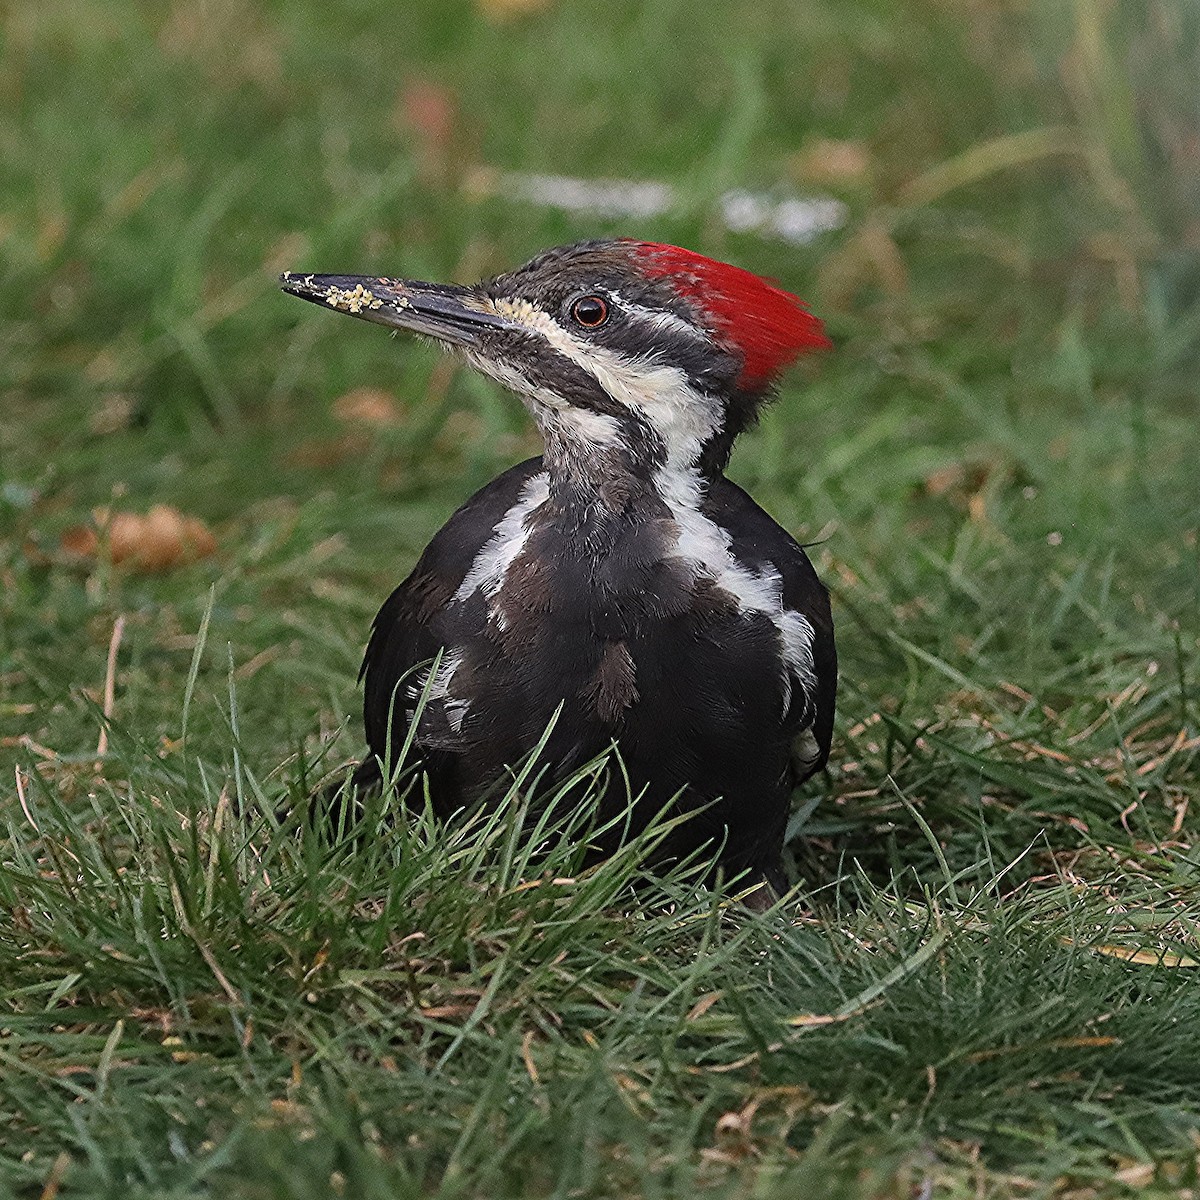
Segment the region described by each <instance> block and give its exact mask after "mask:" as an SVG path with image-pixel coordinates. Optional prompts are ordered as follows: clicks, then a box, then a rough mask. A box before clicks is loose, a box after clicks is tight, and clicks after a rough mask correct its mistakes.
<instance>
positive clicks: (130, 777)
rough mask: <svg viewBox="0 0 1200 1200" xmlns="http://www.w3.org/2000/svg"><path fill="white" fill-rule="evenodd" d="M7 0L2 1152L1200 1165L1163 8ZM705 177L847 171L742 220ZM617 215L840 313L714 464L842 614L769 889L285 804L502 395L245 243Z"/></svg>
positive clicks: (486, 469)
mask: <svg viewBox="0 0 1200 1200" xmlns="http://www.w3.org/2000/svg"><path fill="white" fill-rule="evenodd" d="M2 11H4V19H3V23H2V24H0V161H2V162H3V169H2V170H0V284H2V285H3V286H2V287H0V314H2V321H0V583H2V593H0V903H2V905H3V915H2V916H0V1189H6V1190H8V1191H10V1192H11V1194H13V1195H17V1196H22V1197H45V1198H46V1200H53V1198H54V1197H56V1196H61V1197H70V1196H118V1195H119V1196H120V1197H122V1200H135V1198H141V1197H160V1196H161V1197H165V1196H171V1197H193V1196H206V1195H211V1196H220V1197H237V1198H242V1197H246V1198H250V1197H289V1198H290V1197H297V1198H299V1197H325V1196H347V1197H355V1198H372V1197H379V1198H383V1197H389V1198H390V1197H398V1196H418V1195H420V1196H426V1195H428V1196H438V1197H447V1198H449V1197H464V1198H465V1197H487V1198H496V1197H508V1196H512V1197H524V1196H557V1197H614V1198H616V1197H619V1198H622V1200H624V1198H626V1197H647V1198H650V1197H655V1198H664V1200H665V1198H667V1197H674V1196H687V1197H695V1196H704V1197H708V1196H712V1197H735V1196H736V1197H741V1196H755V1197H814V1198H816V1197H820V1198H824V1197H846V1198H847V1200H850V1198H861V1200H866V1198H871V1200H876V1198H877V1200H884V1198H887V1200H892V1198H896V1200H900V1198H906V1200H907V1198H917V1197H919V1198H921V1200H930V1198H932V1197H964V1198H965V1197H972V1198H974V1197H997V1198H999V1197H1018V1198H1025V1197H1041V1196H1066V1197H1075V1198H1078V1200H1083V1198H1085V1197H1100V1196H1121V1195H1126V1194H1130V1195H1132V1194H1140V1195H1144V1196H1167V1195H1193V1194H1197V1195H1200V1181H1198V1167H1197V1154H1198V1150H1200V683H1198V681H1200V602H1198V599H1197V595H1198V589H1200V549H1198V542H1197V539H1198V536H1200V481H1198V478H1197V468H1196V463H1197V461H1198V460H1200V421H1198V419H1197V415H1198V413H1200V408H1198V405H1197V402H1198V399H1200V397H1198V395H1197V391H1198V387H1197V382H1196V381H1197V379H1198V378H1200V102H1198V101H1197V87H1196V79H1197V78H1200V11H1198V10H1197V9H1195V8H1194V7H1193V6H1190V5H1188V4H1187V3H1186V2H1184V0H1179V2H1174V3H1173V2H1171V0H1143V2H1142V3H1133V2H1132V0H1128V2H1126V0H1113V2H1111V3H1106V4H1097V3H1090V2H1088V0H1077V2H1076V3H1073V4H1072V3H1068V2H1066V0H1047V2H1046V3H1041V4H1024V3H1007V2H1003V0H964V2H963V3H959V4H952V5H951V4H944V3H940V2H938V0H902V2H898V3H897V2H894V0H888V2H885V0H856V2H853V3H852V2H851V0H730V2H729V3H726V4H719V5H718V4H712V5H699V6H698V5H695V4H691V5H688V4H684V3H682V2H680V0H641V2H634V0H610V2H609V3H607V4H605V5H598V4H587V3H584V2H583V0H559V2H558V3H553V2H541V3H535V2H530V0H525V2H524V3H516V2H515V0H507V2H503V0H488V2H485V0H479V2H478V3H477V4H471V3H468V2H467V0H438V2H437V3H429V4H423V3H417V2H416V0H392V2H391V3H384V2H383V0H354V2H353V3H347V4H345V5H341V6H330V5H328V4H319V3H316V0H289V2H288V3H283V0H278V2H275V3H269V2H267V0H174V2H173V3H170V4H162V5H155V4H148V3H138V2H135V0H59V2H57V3H54V4H35V3H14V4H10V5H8V6H6V7H5V9H3V10H2ZM514 173H515V174H516V175H517V178H514V177H513V176H514ZM537 173H553V174H563V175H569V176H574V177H579V178H583V179H589V180H596V179H606V178H607V179H614V178H615V179H628V180H634V181H639V182H660V183H665V184H668V185H670V187H671V188H672V189H673V193H672V195H673V199H672V201H671V203H670V204H669V205H667V207H666V208H665V210H664V211H661V212H657V213H654V214H651V215H642V216H621V215H616V214H613V213H608V214H607V215H606V214H605V213H597V212H588V211H583V212H581V211H565V210H563V209H561V208H554V207H548V206H546V205H540V204H537V203H534V202H532V201H531V200H530V199H528V198H527V197H526V196H525V194H524V192H523V191H522V190H521V187H520V186H519V184H520V181H521V180H522V179H526V180H527V179H528V177H529V176H530V175H531V174H537ZM734 189H748V190H751V191H761V192H765V193H769V194H770V195H772V196H774V197H775V198H777V199H782V198H786V197H788V196H799V197H807V196H819V197H828V198H832V199H836V200H837V201H839V202H840V203H841V204H842V205H843V206H844V208H843V209H842V210H841V211H842V212H844V221H843V223H842V224H841V227H840V228H838V229H836V230H832V231H827V232H825V233H822V234H820V235H819V236H816V237H815V238H813V239H812V240H811V241H808V242H806V243H803V244H799V243H797V242H795V241H788V240H784V239H782V238H780V237H778V236H772V235H770V234H769V233H763V232H756V231H753V230H750V231H747V230H742V231H740V232H735V231H731V230H730V229H729V228H728V227H727V224H726V222H725V221H723V219H722V215H721V214H722V197H723V196H725V195H726V193H728V192H729V191H731V190H734ZM605 233H619V234H628V235H634V236H638V237H644V238H648V239H653V240H661V241H672V242H678V243H680V244H683V245H687V246H691V247H693V248H695V249H697V250H701V251H703V252H705V253H708V254H712V255H715V256H717V257H723V258H727V259H730V260H732V261H736V262H738V263H739V264H741V265H744V266H747V267H750V268H751V269H754V270H758V271H761V272H763V273H766V274H770V275H772V276H774V277H776V278H778V279H779V280H781V281H782V282H783V283H784V285H785V286H787V287H789V288H791V289H793V290H795V291H797V292H799V293H800V294H802V295H804V296H806V297H807V298H808V299H809V300H810V301H811V303H812V305H813V308H814V310H815V311H816V312H817V313H818V314H820V315H821V316H822V317H823V318H824V319H825V320H826V322H827V326H828V329H829V332H830V334H831V336H832V337H833V339H834V341H835V343H836V349H835V351H834V352H833V353H832V354H829V355H826V356H822V357H821V358H820V361H810V362H806V363H805V364H803V365H802V367H801V368H800V369H798V370H797V371H795V372H793V373H792V374H791V375H790V376H789V378H788V380H787V381H786V383H785V385H784V387H783V389H782V392H781V395H780V397H779V399H778V401H777V402H776V404H775V405H774V406H773V407H772V408H771V409H770V410H769V412H768V413H767V414H766V416H765V418H764V420H763V421H762V423H761V425H760V427H759V428H758V429H756V430H755V431H754V432H753V433H752V434H750V435H749V436H747V437H746V438H745V439H744V441H743V443H742V444H741V445H740V446H739V449H738V451H737V453H736V454H735V456H734V461H733V464H732V467H731V470H730V474H731V476H732V477H733V478H734V479H735V480H737V481H738V482H739V483H741V484H742V485H743V486H745V487H747V488H748V489H749V490H750V491H751V492H752V493H753V494H754V495H755V497H756V498H757V499H758V500H759V501H760V502H761V503H762V504H763V505H764V506H765V507H766V508H767V509H768V510H769V511H770V512H771V513H772V514H773V515H774V516H775V517H776V518H777V519H778V520H779V521H780V522H781V523H782V524H783V525H784V526H786V527H787V528H788V529H789V530H791V531H792V532H793V533H794V534H795V535H796V536H797V537H798V538H799V539H800V540H801V541H804V542H808V543H812V549H811V551H810V553H811V554H812V556H813V558H814V561H815V562H816V563H817V565H818V568H819V570H820V573H821V574H822V576H823V578H824V579H825V580H826V581H827V582H828V584H829V586H830V588H831V590H832V592H833V595H834V611H835V619H836V621H837V626H838V641H839V652H840V657H841V663H842V682H841V687H840V692H839V718H838V725H837V730H836V734H835V742H834V751H833V755H832V758H831V762H830V767H829V770H828V772H827V773H826V774H824V775H823V776H821V777H819V778H817V779H814V780H813V781H811V782H810V783H809V784H807V785H806V786H805V788H804V789H803V790H802V791H801V792H800V793H798V794H797V796H796V799H795V815H794V818H793V822H792V834H793V838H792V841H791V842H790V855H791V862H790V866H791V868H792V869H793V871H794V875H795V878H796V881H797V886H796V888H795V890H794V892H793V894H792V895H790V896H789V897H787V898H786V899H785V900H784V901H783V902H782V903H781V904H780V905H779V906H777V907H776V909H775V910H774V911H772V912H769V913H766V914H761V915H750V914H748V913H746V912H743V911H740V910H739V909H738V908H737V907H736V906H734V905H731V904H730V902H729V900H728V898H727V897H725V896H722V895H719V894H714V893H712V892H709V891H706V890H704V889H703V888H699V887H697V886H696V885H695V884H694V883H693V882H692V881H691V880H690V879H689V878H688V877H687V875H686V873H680V874H678V875H677V876H675V877H673V878H670V879H667V880H665V881H663V882H662V883H661V884H660V885H656V886H655V887H652V888H647V887H645V886H640V887H638V888H636V889H635V888H633V887H632V881H634V880H635V879H636V878H637V876H638V873H639V863H640V861H641V859H642V858H643V857H644V856H645V854H646V853H647V852H648V850H649V849H650V847H649V845H648V843H640V844H637V845H634V846H631V847H630V848H629V849H628V850H627V852H626V853H624V854H623V855H622V856H621V857H619V858H618V859H616V860H614V861H612V862H610V863H608V864H606V865H604V866H603V867H601V868H599V869H596V870H592V871H582V870H581V869H580V862H579V848H578V841H577V839H574V838H573V837H572V828H571V825H570V823H568V824H567V825H566V826H565V827H555V828H550V829H546V830H543V831H542V834H541V835H540V836H539V839H538V840H540V841H542V842H545V843H548V845H549V847H550V848H549V849H548V850H546V851H545V852H544V853H543V854H542V855H541V856H540V857H538V858H537V859H533V858H531V857H530V855H529V852H528V849H527V848H526V847H527V845H528V842H527V841H525V840H522V838H521V837H519V836H518V835H519V834H520V833H521V832H522V829H523V828H524V827H527V826H529V825H531V824H532V823H533V822H535V821H536V820H537V819H538V818H537V814H536V812H531V811H529V810H528V808H527V807H526V805H525V804H524V802H523V795H522V789H521V788H520V787H519V786H518V787H515V788H514V789H513V793H512V795H511V796H510V799H509V802H508V803H507V804H506V806H505V807H503V809H502V810H501V811H500V812H499V813H498V814H497V815H496V817H495V818H494V819H493V820H491V821H482V820H477V821H475V822H474V824H473V825H466V826H463V825H459V826H456V827H452V828H449V829H445V828H439V827H437V826H435V825H434V824H433V823H431V822H430V821H427V820H424V819H412V820H407V819H405V820H398V821H397V820H394V819H393V817H394V815H395V813H396V811H397V807H398V805H397V801H396V798H395V797H394V796H390V797H387V798H385V799H384V800H383V801H381V802H380V803H379V804H378V805H376V806H375V807H373V808H372V809H371V810H370V811H369V812H368V813H367V816H366V821H367V825H366V830H367V832H366V835H365V836H362V835H360V836H358V837H342V838H341V839H337V838H335V839H333V841H332V843H331V842H330V840H329V839H324V838H321V837H318V836H316V835H314V834H313V832H312V831H311V830H310V829H308V828H307V827H305V826H304V825H303V823H302V822H301V821H300V820H299V818H298V816H297V815H295V814H296V813H298V812H299V810H300V807H301V805H302V802H303V799H304V797H305V796H307V795H308V794H309V792H310V791H311V790H312V788H313V787H314V786H315V785H316V784H317V782H318V781H319V780H320V779H322V778H323V777H324V776H325V775H326V774H328V773H329V772H331V771H332V770H333V769H334V768H336V767H337V766H339V765H340V764H342V763H345V762H347V761H349V760H351V759H353V758H354V757H356V756H357V755H358V754H360V753H361V748H362V747H361V740H360V739H361V731H360V728H359V722H358V716H357V708H358V704H359V694H358V692H357V690H356V685H355V674H356V671H357V668H358V662H359V658H360V655H361V651H362V646H363V643H364V640H365V636H366V632H367V629H368V626H369V622H370V619H371V617H372V616H373V614H374V612H375V609H376V608H377V606H378V605H379V603H380V602H381V601H382V599H383V598H384V596H385V595H386V594H387V592H388V590H389V589H390V588H391V587H392V586H393V585H394V584H395V583H396V582H398V581H399V580H400V579H401V578H402V577H403V576H404V575H405V574H406V573H407V571H408V569H409V568H410V566H411V565H412V563H413V562H414V560H415V557H416V555H417V554H418V553H419V552H420V549H421V547H422V546H423V545H424V544H425V542H426V541H427V540H428V538H429V537H430V536H431V535H432V533H433V532H434V531H435V530H436V529H437V528H438V527H439V525H440V524H441V523H442V522H443V521H444V520H445V518H446V517H447V516H448V515H449V513H450V512H451V511H453V509H454V507H455V506H456V505H457V504H459V503H461V502H462V501H463V500H464V499H465V498H466V497H467V496H468V495H469V494H470V493H471V492H472V491H473V490H474V489H476V488H477V487H479V486H480V485H482V484H483V483H484V482H486V481H487V480H488V479H489V478H491V477H492V476H493V475H494V474H496V473H498V472H499V471H500V470H502V469H503V468H504V467H506V466H508V465H510V464H511V463H513V462H516V461H518V460H519V459H520V458H522V457H525V456H527V455H529V454H531V453H536V452H537V442H536V439H535V438H534V436H533V435H532V433H531V430H530V427H529V423H528V421H527V419H526V417H525V415H524V413H523V411H522V410H521V408H520V405H519V404H518V403H517V401H515V400H514V399H513V398H511V397H509V396H507V395H505V394H504V393H503V392H501V391H500V390H499V389H498V388H496V387H495V386H493V385H492V384H490V383H487V382H485V381H483V380H481V379H478V378H476V377H475V376H473V375H472V374H470V373H469V372H467V371H465V370H464V369H461V368H460V367H458V366H457V365H455V363H454V362H453V360H451V359H449V358H446V357H442V356H439V354H438V353H437V352H436V351H435V350H433V349H431V348H430V347H428V346H423V345H420V344H418V343H417V342H415V341H413V340H411V339H409V340H405V339H392V338H389V337H387V336H386V335H385V334H384V333H383V331H382V330H380V329H378V328H375V327H372V326H370V325H366V324H362V323H358V322H353V321H346V320H343V319H341V318H338V317H334V316H332V315H330V314H328V313H324V312H321V311H319V310H318V309H316V308H314V307H312V306H307V305H302V304H300V303H299V302H297V301H295V300H293V299H291V298H289V297H286V296H284V295H282V294H280V293H279V292H278V291H277V288H276V282H275V281H276V276H277V274H278V272H279V271H281V270H283V269H303V270H316V271H322V270H323V271H361V272H370V273H374V272H383V273H388V274H405V275H410V276H416V277H424V278H435V279H455V280H467V279H471V278H477V277H479V276H480V275H482V274H484V273H491V272H493V271H497V270H501V269H504V268H506V267H508V266H511V265H514V264H516V263H518V262H520V261H522V260H523V259H525V258H526V257H528V256H529V255H530V254H531V253H533V252H534V251H535V250H537V249H540V248H542V247H544V246H548V245H553V244H555V243H559V242H565V241H571V240H575V239H578V238H582V237H585V236H594V235H597V234H605ZM155 506H169V510H177V512H178V514H182V517H180V516H175V517H172V515H171V511H168V509H160V510H159V512H158V516H157V517H156V519H155V520H154V521H146V520H144V519H139V518H145V516H146V514H148V513H150V512H151V510H152V509H154V507H155ZM125 514H130V515H125ZM184 518H186V519H187V520H188V521H190V522H191V524H187V525H184V524H182V523H181V522H182V521H183V519H184ZM118 529H122V530H124V533H123V534H122V538H123V539H124V540H121V539H119V538H118ZM117 560H120V561H117ZM1193 805H1194V807H1193ZM289 810H292V812H293V815H290V816H289ZM583 817H586V814H583ZM1187 1189H1193V1190H1192V1191H1189V1190H1187Z"/></svg>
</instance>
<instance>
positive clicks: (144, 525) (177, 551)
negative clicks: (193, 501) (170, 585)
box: [59, 504, 217, 572]
mask: <svg viewBox="0 0 1200 1200" xmlns="http://www.w3.org/2000/svg"><path fill="white" fill-rule="evenodd" d="M92 516H93V522H94V523H93V524H92V525H75V526H72V527H71V528H70V529H68V530H66V531H65V532H64V533H63V535H62V537H61V538H60V539H59V544H60V546H61V547H62V549H63V550H64V551H66V552H67V553H68V554H70V555H73V556H75V557H77V558H98V557H101V555H102V553H103V555H104V556H106V557H108V558H109V559H110V561H112V562H113V563H118V564H127V565H128V566H130V567H131V568H132V569H134V570H136V571H146V572H156V571H169V570H170V569H171V568H172V567H177V566H182V565H183V564H185V563H190V562H195V561H196V559H199V558H207V557H208V556H209V555H210V554H213V553H214V552H215V551H216V549H217V541H216V538H214V537H213V535H212V533H211V532H210V531H209V528H208V526H207V525H205V523H204V522H203V521H201V520H200V519H199V518H198V517H190V516H186V515H185V514H184V513H181V512H180V511H179V509H177V508H174V507H172V506H171V505H169V504H156V505H155V506H154V507H153V508H152V509H151V510H150V511H149V512H148V513H146V514H145V515H142V514H140V513H132V512H111V511H109V510H106V509H97V510H96V511H95V512H94V513H93V514H92Z"/></svg>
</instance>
